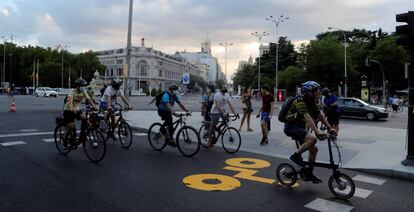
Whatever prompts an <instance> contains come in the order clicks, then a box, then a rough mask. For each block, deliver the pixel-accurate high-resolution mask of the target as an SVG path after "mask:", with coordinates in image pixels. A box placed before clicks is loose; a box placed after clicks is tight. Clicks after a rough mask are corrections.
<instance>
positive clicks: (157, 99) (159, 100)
mask: <svg viewBox="0 0 414 212" xmlns="http://www.w3.org/2000/svg"><path fill="white" fill-rule="evenodd" d="M165 93H167V94H168V96H169V99H170V103H171V104H172V102H173V101H172V100H171V99H173V98H172V95H171V94H170V93H169V92H167V91H164V92H161V93H159V94H157V96H156V97H155V106H156V107H157V108H159V107H160V104H161V99H162V97H163V96H164V94H165Z"/></svg>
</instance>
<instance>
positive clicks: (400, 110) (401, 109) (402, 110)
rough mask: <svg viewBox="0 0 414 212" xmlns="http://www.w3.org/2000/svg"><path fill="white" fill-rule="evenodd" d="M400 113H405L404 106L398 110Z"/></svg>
mask: <svg viewBox="0 0 414 212" xmlns="http://www.w3.org/2000/svg"><path fill="white" fill-rule="evenodd" d="M397 111H398V112H399V113H402V112H404V108H403V106H401V105H400V106H398V110H397Z"/></svg>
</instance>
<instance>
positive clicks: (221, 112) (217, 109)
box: [208, 85, 236, 147]
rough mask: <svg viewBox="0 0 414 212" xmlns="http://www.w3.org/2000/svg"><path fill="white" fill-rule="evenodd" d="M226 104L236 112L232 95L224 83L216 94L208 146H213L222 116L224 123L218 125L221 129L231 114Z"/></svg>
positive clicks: (211, 113) (211, 114)
mask: <svg viewBox="0 0 414 212" xmlns="http://www.w3.org/2000/svg"><path fill="white" fill-rule="evenodd" d="M226 104H228V105H229V108H230V110H231V112H232V113H233V114H236V112H235V110H234V107H233V105H232V104H231V102H230V96H229V94H228V93H227V88H226V86H225V85H223V86H222V87H221V88H220V90H219V91H217V92H216V94H214V103H213V107H212V108H211V112H210V118H211V124H210V129H209V132H208V147H213V146H214V143H213V134H214V130H215V129H216V126H217V124H218V123H219V120H220V118H221V119H222V120H223V123H222V124H221V125H220V126H219V127H218V128H219V129H220V128H221V127H222V126H223V125H224V124H225V121H226V120H227V118H228V116H229V114H228V113H227V112H226V110H225V109H224V107H225V106H226Z"/></svg>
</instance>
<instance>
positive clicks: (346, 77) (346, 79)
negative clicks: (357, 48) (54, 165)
mask: <svg viewBox="0 0 414 212" xmlns="http://www.w3.org/2000/svg"><path fill="white" fill-rule="evenodd" d="M328 29H329V30H332V29H336V30H339V31H342V33H343V35H344V49H345V59H344V60H345V62H344V66H345V67H344V69H345V75H344V78H345V80H344V81H345V82H344V96H345V97H347V96H348V85H347V84H348V82H347V81H348V76H347V71H346V47H347V46H348V44H347V43H346V35H345V30H343V29H340V28H338V27H328Z"/></svg>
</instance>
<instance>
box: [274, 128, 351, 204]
mask: <svg viewBox="0 0 414 212" xmlns="http://www.w3.org/2000/svg"><path fill="white" fill-rule="evenodd" d="M327 139H328V147H329V163H319V162H314V163H310V162H307V161H304V163H305V164H306V166H309V165H313V166H314V167H321V168H327V169H332V175H331V177H330V178H329V181H328V186H329V190H330V191H331V193H332V194H333V195H334V196H336V197H337V198H339V199H344V200H346V199H349V198H351V197H352V196H354V193H355V183H354V181H353V180H352V178H351V177H349V176H348V175H346V174H344V173H341V172H340V166H341V165H342V159H341V152H340V151H339V147H338V144H337V143H336V136H335V135H331V134H330V135H327ZM295 141H296V147H297V148H299V142H298V141H297V140H295ZM331 143H333V144H334V145H335V147H336V149H337V150H338V156H339V161H338V163H337V164H336V163H335V161H334V159H333V155H332V145H331ZM308 173H309V168H308V167H302V168H300V170H296V169H295V168H294V167H293V166H292V165H290V164H289V163H282V164H280V165H279V166H278V167H277V169H276V177H277V179H278V180H279V182H280V184H282V185H284V186H288V187H291V186H293V185H295V183H296V182H297V180H300V179H302V180H304V179H306V176H307V175H308Z"/></svg>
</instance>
